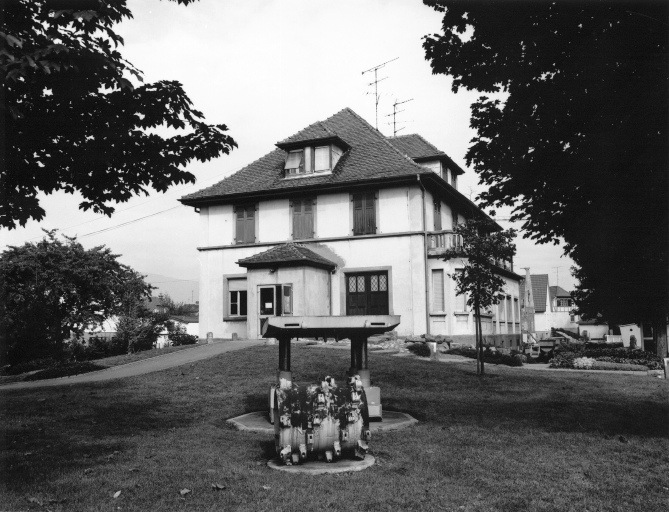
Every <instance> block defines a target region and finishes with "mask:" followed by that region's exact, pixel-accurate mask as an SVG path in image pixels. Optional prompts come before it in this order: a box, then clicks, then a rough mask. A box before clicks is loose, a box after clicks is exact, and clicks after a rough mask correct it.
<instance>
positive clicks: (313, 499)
mask: <svg viewBox="0 0 669 512" xmlns="http://www.w3.org/2000/svg"><path fill="white" fill-rule="evenodd" d="M277 359H278V355H277V349H276V347H254V348H250V349H248V350H244V351H239V352H230V353H227V354H223V355H221V356H218V357H216V358H212V359H209V360H205V361H200V362H197V363H193V364H189V365H186V366H182V367H179V368H174V369H170V370H165V371H163V372H158V373H152V374H147V375H143V376H138V377H133V378H128V379H123V380H117V381H109V382H105V383H97V384H83V385H77V386H63V387H57V388H43V389H33V390H14V391H2V390H0V400H2V403H0V408H1V409H2V410H4V411H5V415H4V419H3V422H2V428H3V429H4V432H3V433H2V434H3V435H2V436H1V437H0V439H1V440H2V442H3V443H4V444H3V446H2V450H1V455H0V456H1V457H2V461H1V464H2V465H1V466H0V467H2V468H3V470H2V487H1V488H0V503H1V504H2V507H0V508H1V509H3V510H47V509H49V510H54V511H56V510H67V511H77V510H83V511H96V510H100V511H102V510H104V511H109V510H119V509H120V510H124V511H127V510H137V511H145V510H164V511H170V510H198V511H199V510H254V511H262V510H286V511H289V510H290V511H292V510H304V511H309V510H325V509H335V510H357V511H360V510H428V511H429V510H455V511H460V510H464V511H525V510H531V511H534V510H536V511H568V510H578V511H583V510H590V511H600V510H602V511H604V510H606V511H617V510H620V511H626V512H628V511H648V510H662V509H663V508H664V505H666V502H667V499H668V498H669V476H668V475H667V471H666V468H667V467H669V455H668V454H669V439H668V423H667V421H668V417H669V400H668V398H669V396H668V389H667V382H666V381H664V380H659V379H651V378H648V377H638V376H630V375H615V374H597V373H569V374H565V373H560V372H537V371H526V370H523V369H514V368H508V367H504V366H493V365H490V366H487V367H486V370H487V372H488V374H487V375H486V377H484V378H482V379H479V378H478V377H476V375H475V374H474V369H473V367H472V365H471V363H465V364H454V363H449V364H447V363H436V362H433V361H426V360H418V359H412V358H407V357H404V358H397V357H392V356H390V355H384V354H371V357H370V364H371V369H372V379H373V381H375V382H376V383H377V384H378V385H380V386H381V389H382V400H383V404H384V407H385V408H386V409H395V410H402V411H406V412H409V413H410V414H412V415H413V416H414V417H416V418H417V419H418V420H420V423H419V424H418V425H417V426H415V427H412V428H409V429H406V430H401V431H395V432H386V433H383V432H379V433H378V434H376V435H375V436H374V437H373V438H372V441H371V445H370V446H371V450H372V453H373V455H374V456H375V457H376V459H377V462H376V464H375V465H374V466H372V467H371V468H369V469H366V470H365V471H364V472H362V473H351V474H342V475H325V476H308V475H288V474H286V473H283V472H279V471H273V470H271V469H269V468H268V467H267V466H266V461H267V460H268V459H270V458H272V457H273V456H274V444H273V439H272V437H271V436H267V435H263V434H258V433H250V432H239V431H236V430H234V429H233V428H231V427H230V426H229V425H228V424H227V423H226V419H228V418H230V417H233V416H237V415H239V414H242V413H245V412H250V411H255V410H260V409H264V408H265V401H266V396H267V389H268V387H269V385H270V384H271V383H272V382H273V380H274V375H275V370H276V365H277ZM349 363H350V361H349V356H348V351H345V350H327V349H321V348H314V347H306V346H299V345H298V346H294V348H293V371H294V373H295V376H296V378H297V379H298V380H300V381H305V382H311V381H314V382H315V381H316V380H317V379H318V378H320V377H322V376H324V375H325V374H332V375H333V376H335V377H337V376H339V380H341V379H342V377H343V373H344V371H345V369H346V368H347V367H348V366H349ZM213 484H218V485H220V486H221V487H223V488H222V489H220V490H216V489H213V488H212V485H213ZM182 489H189V490H191V491H192V492H190V493H188V494H185V495H184V496H182V495H181V494H180V491H181V490H182ZM118 491H121V494H120V495H118V497H117V498H114V495H115V493H117V492H118ZM31 499H32V500H34V501H33V502H31V501H30V500H31ZM49 500H52V501H51V502H50V501H49ZM62 500H65V501H62ZM38 502H39V503H42V505H39V503H38Z"/></svg>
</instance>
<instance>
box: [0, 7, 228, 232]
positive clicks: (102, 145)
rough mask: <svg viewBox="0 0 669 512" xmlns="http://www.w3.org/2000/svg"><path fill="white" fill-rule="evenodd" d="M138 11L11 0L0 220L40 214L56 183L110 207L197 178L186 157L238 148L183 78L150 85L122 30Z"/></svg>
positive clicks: (0, 30)
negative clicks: (130, 56)
mask: <svg viewBox="0 0 669 512" xmlns="http://www.w3.org/2000/svg"><path fill="white" fill-rule="evenodd" d="M177 1H178V2H179V3H181V4H189V3H191V2H192V0H177ZM130 17H132V13H131V12H130V10H129V9H128V7H127V6H126V0H115V1H113V2H109V1H104V0H5V1H4V2H3V17H2V18H0V43H1V44H0V46H1V47H2V52H1V53H0V73H1V74H2V78H3V84H4V87H2V88H0V96H1V97H0V105H3V106H4V105H6V110H5V109H4V108H3V113H2V115H3V118H4V121H5V127H4V128H5V130H4V131H3V133H2V135H3V136H5V137H0V138H4V139H5V142H6V148H7V150H6V153H5V151H2V152H0V194H1V195H0V226H4V227H8V228H10V229H11V228H14V227H16V225H17V223H18V224H21V225H25V223H26V222H27V221H28V220H29V219H31V218H32V219H36V220H41V219H42V218H43V217H44V210H43V209H42V208H41V207H40V205H39V200H38V198H37V194H38V192H45V193H47V194H49V193H52V192H54V191H57V190H62V191H64V192H67V193H74V192H78V193H79V194H81V195H82V196H83V201H82V202H81V203H80V205H79V206H80V208H82V209H83V210H88V209H92V210H93V211H95V212H96V213H104V214H106V215H111V213H112V212H113V211H114V208H113V207H112V206H111V205H110V202H112V201H115V202H125V201H128V200H129V199H130V198H131V197H132V196H133V195H136V194H140V193H145V194H148V191H149V190H150V189H154V190H156V191H159V192H164V191H165V190H167V189H168V187H169V186H171V185H173V184H179V183H192V182H194V181H195V178H194V176H193V174H191V173H190V172H188V171H186V170H185V169H184V168H185V166H186V165H187V164H188V163H189V162H191V161H192V160H194V159H195V160H199V161H206V160H210V159H212V158H215V157H218V156H220V155H221V154H227V153H229V152H230V150H231V149H232V148H233V147H234V146H236V144H235V142H234V140H233V139H232V138H231V137H230V136H228V135H227V134H226V133H225V132H226V131H227V127H226V126H225V125H223V124H216V125H213V124H206V123H205V122H204V116H203V114H202V113H201V112H199V111H198V110H196V109H195V108H194V107H193V105H192V103H191V101H190V99H189V98H188V96H187V95H186V93H185V92H184V90H183V88H182V86H181V84H180V83H178V82H175V81H159V82H156V83H146V84H145V83H142V82H143V80H142V73H141V71H140V70H138V69H137V68H135V67H134V66H133V65H132V64H131V63H129V62H128V61H127V60H125V59H124V58H123V56H122V55H121V53H120V52H119V47H120V46H122V45H123V40H122V38H121V37H120V36H119V35H118V34H117V33H116V32H115V31H114V25H115V24H117V23H119V22H121V21H122V20H124V19H127V18H130ZM165 128H167V129H168V130H165ZM157 129H158V130H157ZM165 133H171V134H172V135H171V136H168V135H165Z"/></svg>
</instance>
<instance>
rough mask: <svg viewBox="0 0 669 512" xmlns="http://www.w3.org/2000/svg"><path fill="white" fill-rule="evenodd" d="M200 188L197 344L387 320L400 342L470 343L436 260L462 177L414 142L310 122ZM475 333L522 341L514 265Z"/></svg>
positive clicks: (460, 301)
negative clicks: (277, 319) (294, 320)
mask: <svg viewBox="0 0 669 512" xmlns="http://www.w3.org/2000/svg"><path fill="white" fill-rule="evenodd" d="M276 145H277V149H275V150H274V151H272V152H270V153H269V154H267V155H265V156H264V157H262V158H260V159H258V160H256V161H255V162H253V163H251V164H249V165H248V166H246V167H244V168H243V169H241V170H240V171H238V172H236V173H235V174H233V175H232V176H230V177H228V178H226V179H224V180H223V181H221V182H220V183H218V184H216V185H213V186H211V187H209V188H206V189H204V190H201V191H199V192H195V193H193V194H190V195H187V196H185V197H182V198H181V202H182V203H183V204H185V205H189V206H193V207H194V208H195V209H196V211H197V212H199V215H200V241H199V247H198V250H199V251H200V262H201V274H200V301H199V302H200V333H199V336H200V338H205V337H206V336H207V333H211V334H212V335H213V337H214V338H230V337H232V335H233V334H236V335H238V336H239V337H240V338H250V339H255V338H258V337H260V336H261V333H260V324H261V320H262V319H263V318H266V317H268V316H276V315H370V314H398V315H401V324H400V325H399V327H398V329H397V331H398V333H399V334H400V335H417V334H423V333H431V334H434V335H437V334H442V335H448V336H449V337H452V338H453V339H454V340H458V339H461V340H467V341H468V342H470V341H472V340H473V335H474V330H475V324H474V319H473V315H472V313H471V312H470V311H469V310H468V308H467V307H466V305H465V297H462V296H456V294H455V283H454V281H453V280H452V279H451V278H450V277H449V274H452V273H453V272H457V270H458V268H462V267H463V265H464V262H463V260H462V259H461V258H459V259H455V260H450V261H448V262H446V261H443V259H442V258H441V257H440V256H441V255H443V253H444V251H445V250H446V249H448V248H449V247H452V246H453V244H457V238H456V237H455V236H454V235H453V228H454V227H455V225H456V224H457V223H458V222H463V221H464V220H465V219H467V218H472V217H477V218H483V217H487V216H486V215H485V214H484V213H483V212H482V211H481V210H480V209H479V208H477V207H476V205H474V203H472V202H471V201H470V200H469V199H467V198H466V197H465V196H464V195H462V194H461V193H460V192H458V191H457V180H458V176H459V175H461V174H462V173H463V171H462V169H460V167H458V166H457V165H456V164H455V163H454V162H453V161H452V160H451V159H450V158H449V157H448V155H446V154H445V153H444V152H443V151H440V150H439V149H437V148H436V147H434V146H433V145H432V144H430V143H429V142H427V141H426V140H425V139H423V138H422V137H420V136H419V135H406V136H402V137H394V138H387V137H385V136H383V135H382V134H381V133H380V132H379V131H378V130H376V129H374V128H373V127H372V126H370V125H369V124H368V123H367V122H366V121H365V120H363V119H362V118H361V117H360V116H358V115H357V114H356V113H355V112H353V111H352V110H350V109H348V108H347V109H344V110H342V111H340V112H338V113H337V114H335V115H333V116H332V117H330V118H328V119H326V120H325V121H320V122H316V123H314V124H312V125H310V126H308V127H306V128H305V129H303V130H301V131H299V132H298V133H296V134H295V135H293V136H291V137H289V138H287V139H284V140H283V141H281V142H279V143H277V144H276ZM498 273H499V275H501V276H502V277H503V278H504V279H505V283H506V284H505V292H504V293H505V296H504V300H503V301H502V302H501V304H500V305H498V306H496V307H495V308H493V309H492V310H491V311H490V312H489V313H488V314H486V315H484V316H483V326H484V327H483V329H484V334H492V333H497V334H507V333H508V334H511V335H512V336H515V337H516V338H519V336H518V333H519V332H520V319H519V316H520V308H519V305H518V304H519V303H518V300H519V287H518V282H519V279H520V276H518V275H517V274H515V273H514V272H513V268H512V264H511V262H505V263H503V264H501V266H500V267H499V268H498Z"/></svg>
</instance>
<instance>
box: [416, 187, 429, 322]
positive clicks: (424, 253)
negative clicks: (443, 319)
mask: <svg viewBox="0 0 669 512" xmlns="http://www.w3.org/2000/svg"><path fill="white" fill-rule="evenodd" d="M416 179H417V180H418V186H419V187H420V190H421V202H422V205H423V265H424V266H425V334H430V276H429V274H428V271H427V225H426V218H427V214H426V212H425V187H424V186H423V183H422V182H421V181H420V174H416Z"/></svg>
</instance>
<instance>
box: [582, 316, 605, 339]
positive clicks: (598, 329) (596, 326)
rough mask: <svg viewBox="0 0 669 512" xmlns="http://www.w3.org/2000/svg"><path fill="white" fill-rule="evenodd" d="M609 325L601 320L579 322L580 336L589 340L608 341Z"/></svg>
mask: <svg viewBox="0 0 669 512" xmlns="http://www.w3.org/2000/svg"><path fill="white" fill-rule="evenodd" d="M608 333H609V325H608V324H607V323H605V322H602V321H601V320H597V319H593V320H579V322H578V334H579V335H580V336H583V337H584V338H588V339H589V340H606V335H607V334H608Z"/></svg>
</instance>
